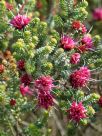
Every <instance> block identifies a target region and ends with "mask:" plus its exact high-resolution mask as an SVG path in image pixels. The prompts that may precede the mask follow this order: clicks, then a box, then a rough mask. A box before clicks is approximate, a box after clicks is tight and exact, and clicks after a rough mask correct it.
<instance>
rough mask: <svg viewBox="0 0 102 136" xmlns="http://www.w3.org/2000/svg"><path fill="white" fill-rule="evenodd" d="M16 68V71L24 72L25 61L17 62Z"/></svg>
mask: <svg viewBox="0 0 102 136" xmlns="http://www.w3.org/2000/svg"><path fill="white" fill-rule="evenodd" d="M17 67H18V69H20V70H24V69H25V68H24V67H25V61H24V60H19V61H18V62H17Z"/></svg>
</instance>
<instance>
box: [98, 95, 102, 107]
mask: <svg viewBox="0 0 102 136" xmlns="http://www.w3.org/2000/svg"><path fill="white" fill-rule="evenodd" d="M98 104H99V106H100V107H102V96H101V97H100V99H99V100H98Z"/></svg>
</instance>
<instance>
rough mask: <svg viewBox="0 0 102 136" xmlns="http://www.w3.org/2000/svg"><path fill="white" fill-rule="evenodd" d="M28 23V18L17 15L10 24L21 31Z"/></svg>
mask: <svg viewBox="0 0 102 136" xmlns="http://www.w3.org/2000/svg"><path fill="white" fill-rule="evenodd" d="M29 22H30V18H28V17H27V16H26V15H20V14H18V15H17V16H15V17H14V18H13V19H12V20H11V21H10V24H11V25H12V26H13V27H15V28H16V29H19V30H21V29H23V28H24V27H25V26H26V25H28V24H29Z"/></svg>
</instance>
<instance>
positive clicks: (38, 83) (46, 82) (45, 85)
mask: <svg viewBox="0 0 102 136" xmlns="http://www.w3.org/2000/svg"><path fill="white" fill-rule="evenodd" d="M34 84H35V87H36V88H37V89H38V90H40V91H41V90H42V91H45V92H47V91H51V90H52V88H53V87H54V85H53V79H52V77H50V76H41V77H39V78H38V79H37V80H35V82H34Z"/></svg>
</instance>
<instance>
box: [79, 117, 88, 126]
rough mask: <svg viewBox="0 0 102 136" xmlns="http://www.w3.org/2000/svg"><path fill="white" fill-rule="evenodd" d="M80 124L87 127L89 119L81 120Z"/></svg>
mask: <svg viewBox="0 0 102 136" xmlns="http://www.w3.org/2000/svg"><path fill="white" fill-rule="evenodd" d="M80 123H81V124H82V125H84V126H86V125H87V124H88V121H87V119H82V120H80Z"/></svg>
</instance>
